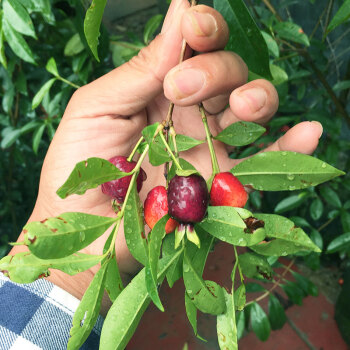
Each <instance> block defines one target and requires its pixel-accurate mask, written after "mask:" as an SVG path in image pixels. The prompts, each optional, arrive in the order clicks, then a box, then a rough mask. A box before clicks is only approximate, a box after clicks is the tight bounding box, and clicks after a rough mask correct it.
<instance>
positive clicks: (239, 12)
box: [214, 0, 271, 79]
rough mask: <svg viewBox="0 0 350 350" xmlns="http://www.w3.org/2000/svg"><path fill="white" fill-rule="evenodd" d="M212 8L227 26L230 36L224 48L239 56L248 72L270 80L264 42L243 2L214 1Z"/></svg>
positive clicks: (234, 0) (233, 0)
mask: <svg viewBox="0 0 350 350" xmlns="http://www.w3.org/2000/svg"><path fill="white" fill-rule="evenodd" d="M214 8H215V9H216V10H218V11H219V12H220V13H221V14H222V15H223V17H224V18H225V20H226V22H227V23H228V26H229V30H230V36H229V41H228V43H227V45H226V48H227V49H228V50H231V51H234V52H236V53H237V54H239V55H240V56H241V57H242V58H243V60H244V61H245V62H246V63H247V65H248V68H249V70H251V71H253V72H255V73H256V74H259V75H261V76H263V77H264V78H266V79H270V78H271V73H270V68H269V54H268V50H267V46H266V43H265V40H264V38H263V37H262V35H261V32H260V30H259V28H258V27H257V25H256V24H255V22H254V20H253V18H252V16H251V15H250V13H249V11H248V9H247V7H246V5H245V4H244V2H243V1H242V0H214Z"/></svg>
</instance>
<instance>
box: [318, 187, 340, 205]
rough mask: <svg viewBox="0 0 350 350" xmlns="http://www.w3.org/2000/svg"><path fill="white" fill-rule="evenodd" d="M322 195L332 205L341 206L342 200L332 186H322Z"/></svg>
mask: <svg viewBox="0 0 350 350" xmlns="http://www.w3.org/2000/svg"><path fill="white" fill-rule="evenodd" d="M320 192H321V196H322V198H323V199H324V200H325V201H326V202H327V203H328V204H330V205H331V206H333V207H336V208H341V206H342V204H341V200H340V198H339V196H338V194H337V192H335V191H334V190H333V189H332V188H330V187H329V186H322V187H321V188H320Z"/></svg>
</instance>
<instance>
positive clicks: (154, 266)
mask: <svg viewBox="0 0 350 350" xmlns="http://www.w3.org/2000/svg"><path fill="white" fill-rule="evenodd" d="M168 219H169V215H165V216H163V217H162V218H161V219H160V220H159V221H158V222H157V223H156V224H155V225H154V227H153V229H152V232H151V233H150V235H149V241H148V261H147V265H146V286H147V291H148V294H149V296H150V297H151V299H152V301H153V302H154V304H155V305H156V306H157V307H158V309H159V310H161V311H164V307H163V305H162V302H161V301H160V298H159V295H158V280H157V270H158V260H159V255H160V247H161V244H162V240H163V238H164V236H165V225H166V223H167V221H168Z"/></svg>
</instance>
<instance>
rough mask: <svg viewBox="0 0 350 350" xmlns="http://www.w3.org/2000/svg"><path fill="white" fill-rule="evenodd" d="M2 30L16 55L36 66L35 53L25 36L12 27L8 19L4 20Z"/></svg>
mask: <svg viewBox="0 0 350 350" xmlns="http://www.w3.org/2000/svg"><path fill="white" fill-rule="evenodd" d="M2 29H3V33H4V36H5V39H6V41H7V43H8V44H9V46H10V47H11V49H12V51H13V52H14V54H15V55H16V56H18V57H19V58H20V59H22V60H24V61H26V62H29V63H32V64H36V62H35V58H34V55H33V52H32V50H31V49H30V47H29V45H28V44H27V42H26V41H25V40H24V38H23V36H22V35H21V34H20V33H18V32H16V30H14V29H13V28H12V27H11V24H10V23H8V21H7V20H6V18H3V20H2Z"/></svg>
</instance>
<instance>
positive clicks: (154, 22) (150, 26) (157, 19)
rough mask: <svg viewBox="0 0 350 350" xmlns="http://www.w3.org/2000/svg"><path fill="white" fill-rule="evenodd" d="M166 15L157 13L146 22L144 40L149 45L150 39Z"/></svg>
mask: <svg viewBox="0 0 350 350" xmlns="http://www.w3.org/2000/svg"><path fill="white" fill-rule="evenodd" d="M163 18H164V16H163V15H160V14H159V15H155V16H152V17H151V18H150V19H149V20H148V21H147V23H146V24H145V29H144V32H143V42H144V43H145V44H146V45H148V44H149V41H151V39H152V36H153V35H154V33H155V32H156V30H157V29H158V27H159V26H160V24H161V23H162V21H163Z"/></svg>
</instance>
